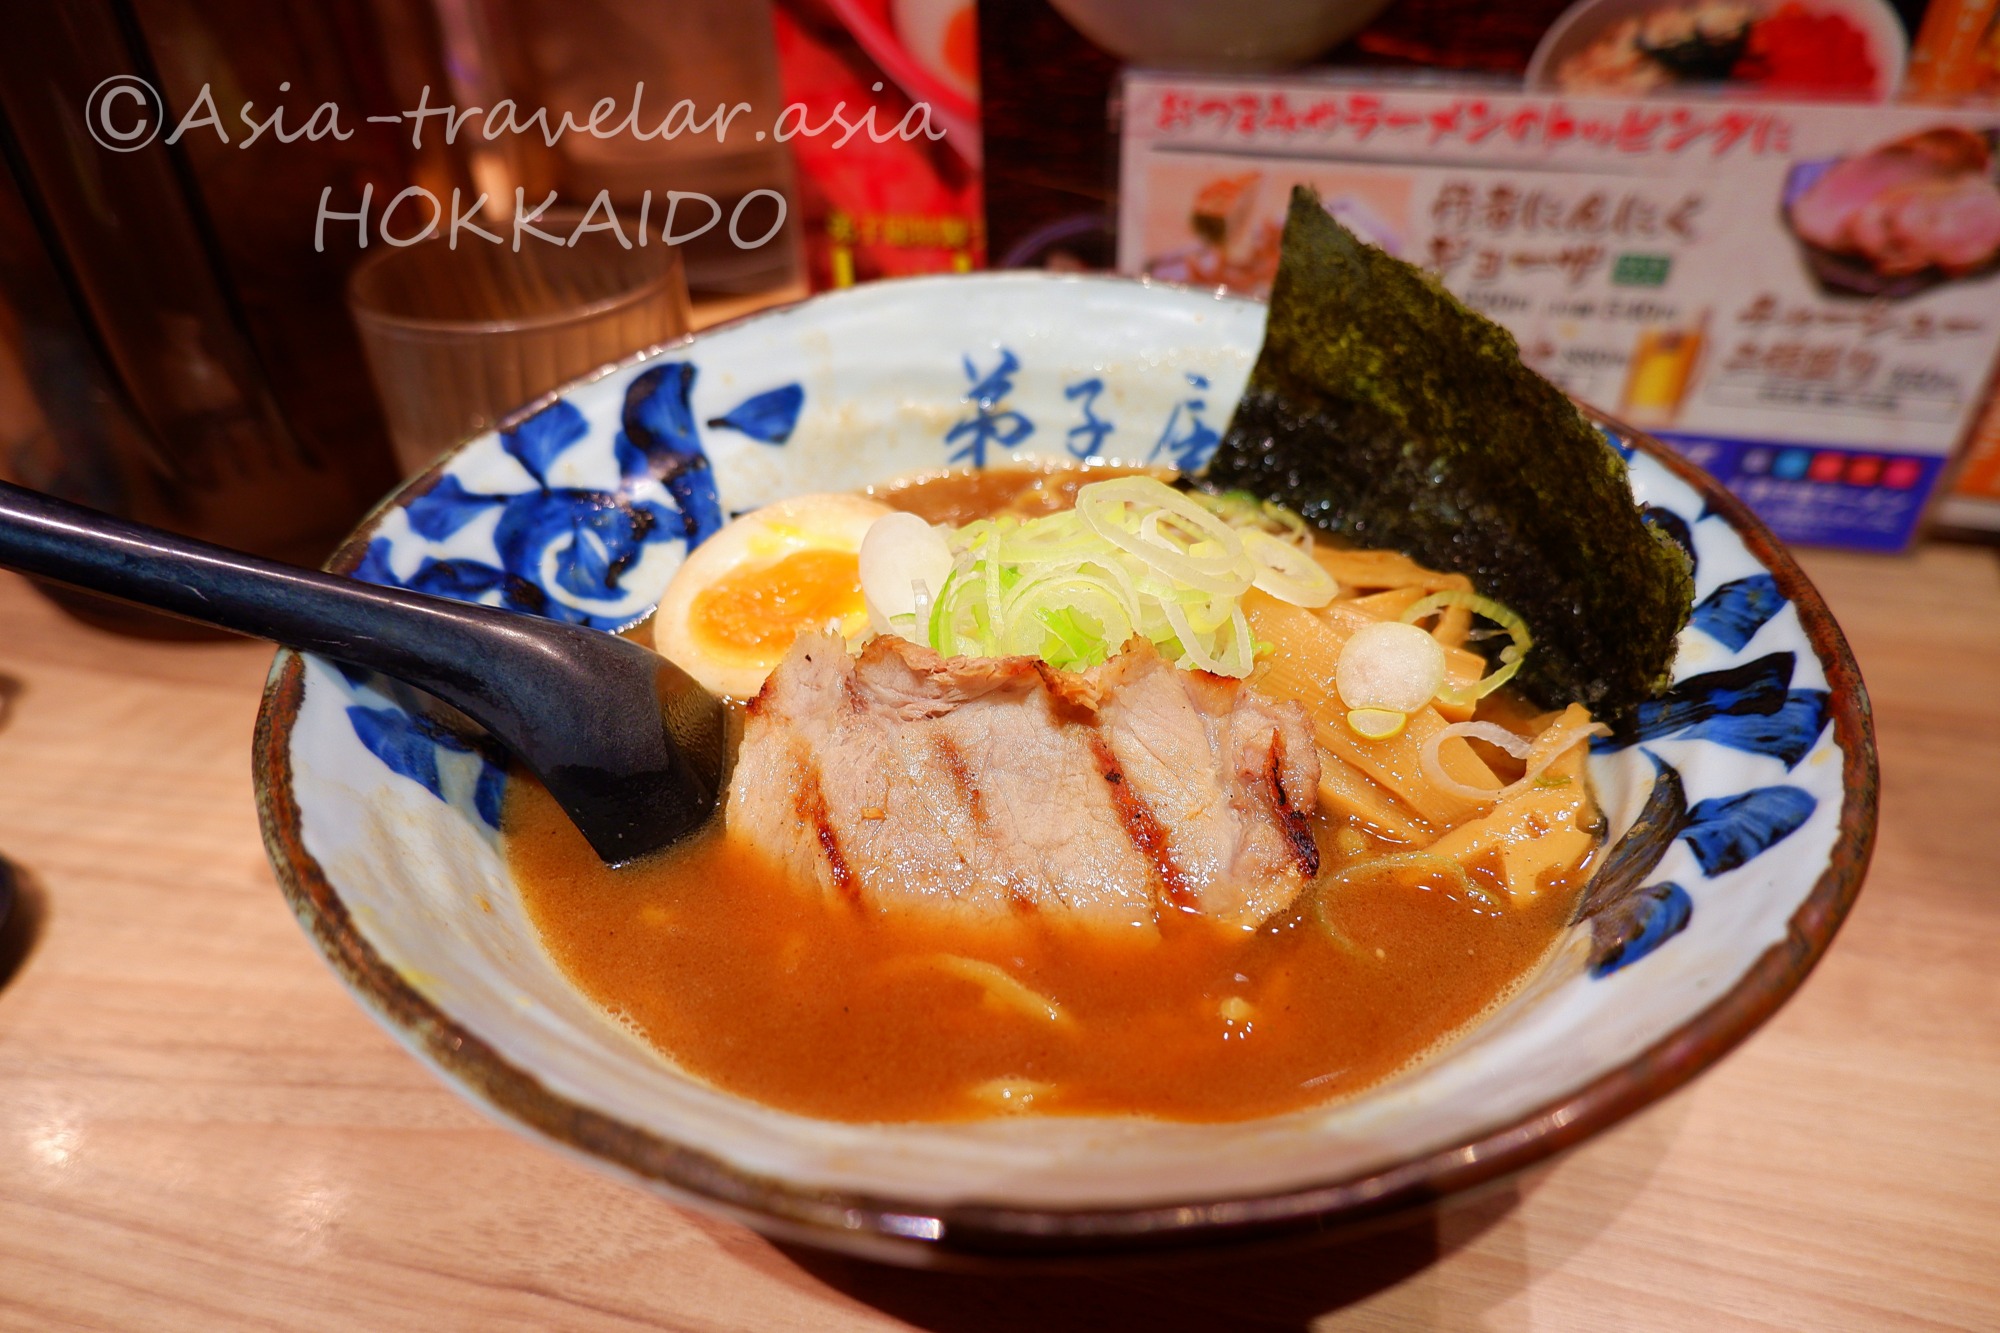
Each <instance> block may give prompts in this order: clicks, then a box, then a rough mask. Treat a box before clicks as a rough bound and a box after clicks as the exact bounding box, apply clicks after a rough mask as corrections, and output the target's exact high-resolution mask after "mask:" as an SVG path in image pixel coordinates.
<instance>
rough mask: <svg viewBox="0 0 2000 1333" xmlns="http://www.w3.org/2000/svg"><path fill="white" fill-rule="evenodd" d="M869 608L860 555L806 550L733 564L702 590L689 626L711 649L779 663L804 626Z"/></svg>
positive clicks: (843, 618) (813, 626)
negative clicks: (863, 589) (734, 566)
mask: <svg viewBox="0 0 2000 1333" xmlns="http://www.w3.org/2000/svg"><path fill="white" fill-rule="evenodd" d="M866 613H867V604H866V603H865V602H864V601H863V600H862V597H861V566H860V560H859V557H857V556H856V555H855V553H854V552H852V551H828V550H804V551H794V552H792V553H791V554H790V555H787V556H784V557H782V558H781V559H779V560H777V561H776V562H774V563H772V564H768V565H753V566H750V567H747V568H738V569H733V570H731V571H730V572H729V573H728V574H727V575H725V576H724V577H722V578H720V579H717V580H716V581H715V582H714V583H711V584H710V585H709V586H708V587H706V588H704V589H702V590H701V592H700V593H698V594H697V595H696V596H695V599H694V604H693V605H692V606H691V607H689V608H688V628H689V629H690V630H691V631H692V632H693V634H694V637H695V638H696V640H698V641H699V642H700V643H701V644H702V646H703V647H705V648H709V649H712V650H715V651H717V652H720V653H725V654H729V655H731V656H734V657H738V658H742V659H748V660H752V661H757V662H776V661H777V660H778V659H779V658H781V657H783V656H784V655H785V652H786V650H787V649H789V648H790V647H791V646H792V640H794V639H796V638H798V636H799V634H800V632H801V631H803V630H808V629H818V628H820V627H821V626H823V625H825V624H826V623H827V622H828V621H841V622H845V621H847V620H849V619H850V618H851V617H856V616H861V615H865V614H866Z"/></svg>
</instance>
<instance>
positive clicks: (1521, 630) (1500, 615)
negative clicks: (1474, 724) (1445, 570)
mask: <svg viewBox="0 0 2000 1333" xmlns="http://www.w3.org/2000/svg"><path fill="white" fill-rule="evenodd" d="M1450 606H1462V607H1464V608H1465V609H1466V610H1468V611H1470V612H1472V613H1473V614H1474V615H1476V616H1482V617H1484V618H1485V619H1487V620H1490V621H1492V622H1493V623H1494V624H1496V625H1498V626H1499V627H1500V628H1501V629H1503V630H1505V631H1507V637H1508V638H1510V639H1512V640H1513V642H1512V643H1510V644H1508V645H1507V646H1506V647H1505V648H1502V649H1501V650H1500V666H1499V669H1498V670H1496V671H1490V672H1488V673H1487V674H1486V675H1484V676H1481V677H1480V678H1479V680H1478V681H1476V682H1474V683H1473V684H1471V685H1468V686H1465V687H1462V688H1461V687H1456V686H1451V685H1447V686H1445V687H1444V688H1442V689H1440V690H1439V691H1438V698H1440V699H1443V700H1444V701H1445V702H1446V703H1448V704H1452V705H1454V706H1456V707H1459V708H1470V707H1471V706H1472V705H1473V704H1475V703H1478V702H1479V701H1480V700H1481V699H1484V698H1485V697H1486V696H1487V695H1489V694H1491V693H1493V691H1495V690H1497V689H1499V688H1500V687H1501V686H1502V685H1505V684H1506V683H1507V682H1508V681H1510V680H1512V679H1514V673H1515V672H1517V671H1519V670H1520V669H1521V663H1522V662H1523V661H1524V660H1525V659H1526V658H1527V656H1528V650H1529V649H1530V648H1532V647H1534V646H1535V639H1534V636H1533V635H1532V634H1530V633H1528V622H1527V621H1525V620H1523V619H1521V617H1519V616H1517V615H1515V614H1514V613H1513V612H1512V611H1510V610H1508V609H1507V608H1506V607H1504V606H1502V605H1501V604H1500V603H1498V602H1496V601H1494V600H1493V599H1492V598H1490V597H1481V596H1480V595H1479V594H1478V593H1476V592H1467V591H1465V590H1464V589H1459V588H1447V589H1446V590H1445V591H1443V592H1434V593H1432V594H1431V595H1430V596H1428V597H1426V598H1423V599H1422V600H1421V601H1417V602H1413V603H1412V604H1411V605H1410V609H1409V610H1407V611H1405V612H1403V615H1402V621H1403V623H1404V624H1406V625H1414V624H1416V623H1417V622H1418V621H1420V620H1422V619H1424V618H1425V617H1427V616H1434V615H1436V614H1437V613H1438V612H1440V611H1442V610H1444V609H1445V608H1446V607H1450Z"/></svg>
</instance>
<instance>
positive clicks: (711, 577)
mask: <svg viewBox="0 0 2000 1333" xmlns="http://www.w3.org/2000/svg"><path fill="white" fill-rule="evenodd" d="M890 512H891V511H890V509H889V508H888V507H887V506H886V505H881V504H877V503H876V502H875V501H873V500H865V499H863V498H862V497H860V496H858V495H838V494H827V495H797V496H793V497H792V498H791V499H789V500H780V501H778V502H776V503H775V504H768V505H765V506H764V507H763V508H761V509H753V510H751V511H750V512H749V513H747V514H744V515H743V516H742V517H740V518H737V519H736V520H734V521H733V522H731V523H729V524H728V525H727V526H725V527H724V528H723V529H722V530H721V531H719V532H717V533H716V534H715V535H714V536H713V537H710V538H709V539H708V540H707V541H705V542H703V543H702V544H701V545H700V546H697V547H695V548H694V550H693V551H692V552H690V553H689V555H688V558H687V560H686V561H685V562H684V563H683V564H682V565H681V567H680V568H679V569H678V570H676V571H675V573H674V577H673V580H672V581H671V582H670V583H668V584H667V591H666V594H665V595H664V596H663V597H661V599H660V609H659V611H658V613H657V614H656V615H655V616H654V617H653V647H654V648H655V649H656V650H658V651H659V652H660V653H661V654H662V655H664V656H665V657H667V658H669V659H671V660H672V661H674V662H675V663H677V664H678V665H679V666H680V667H681V669H682V670H684V671H686V672H687V673H688V674H689V675H691V676H693V677H694V678H695V679H696V680H698V681H700V682H701V683H702V684H703V685H705V686H707V687H708V688H709V689H711V690H713V691H715V692H716V693H717V694H726V695H728V696H730V697H731V698H735V699H749V698H751V697H753V696H754V695H755V694H756V693H757V691H758V690H760V689H762V688H763V686H764V678H765V677H766V676H768V675H770V674H771V669H772V668H773V667H775V666H777V665H778V663H779V662H780V661H782V660H783V659H784V656H785V654H786V653H788V652H790V651H791V647H792V641H793V640H794V639H796V638H798V636H799V635H800V634H801V633H803V632H805V631H808V630H823V629H829V628H831V629H833V630H834V631H835V632H836V633H838V634H840V635H841V636H842V637H844V638H847V639H849V640H853V639H858V638H861V637H863V636H864V635H866V633H867V631H868V607H867V603H866V602H865V601H864V600H863V598H862V595H861V573H860V551H861V541H862V538H864V537H865V536H867V534H868V529H869V527H870V526H871V525H872V524H873V523H874V522H875V520H877V519H879V518H881V517H883V516H884V515H886V514H888V513H890Z"/></svg>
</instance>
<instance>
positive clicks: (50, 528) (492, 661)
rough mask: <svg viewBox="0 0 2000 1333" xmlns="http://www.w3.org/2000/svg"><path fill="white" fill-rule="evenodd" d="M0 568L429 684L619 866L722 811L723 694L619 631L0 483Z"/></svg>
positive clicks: (430, 689)
mask: <svg viewBox="0 0 2000 1333" xmlns="http://www.w3.org/2000/svg"><path fill="white" fill-rule="evenodd" d="M0 565H4V566H7V567H9V568H12V569H17V570H20V571H21V572H23V573H26V574H35V575H38V576H40V577H42V578H47V579H54V580H55V581H57V582H59V583H68V584H72V585H74V586H76V587H79V588H85V589H88V590H90V591H91V592H98V593H105V594H108V595H109V596H112V597H117V598H120V599H122V600H124V601H128V602H137V603H138V604H140V605H141V606H148V607H152V608H154V609H155V610H159V611H166V612H170V613H171V614H173V615H177V616H181V617H183V618H185V619H188V620H195V621H200V622H201V623H203V624H207V625H216V626H219V627H221V628H223V629H228V630H235V631H236V632H237V633H239V634H249V635H253V636H255V637H257V638H260V639H270V640H273V641H274V642H277V643H281V644H284V645H285V646H287V647H290V648H297V649H301V650H303V651H305V652H311V653H318V654H320V655H321V656H324V657H330V658H333V659H334V660H336V661H340V662H345V663H347V664H349V665H350V666H357V667H362V668H365V669H367V670H371V671H379V672H381V673H382V674H383V675H385V676H391V677H393V678H395V679H397V680H400V681H403V682H405V683H406V684H410V685H414V686H416V687H417V688H418V689H421V690H424V691H426V692H428V693H430V694H433V695H435V696H436V697H437V698H439V699H442V700H443V701H444V702H446V703H448V704H450V705H451V706H452V707H454V708H456V709H458V710H459V711H460V712H462V713H464V714H465V715H466V716H467V717H469V718H471V719H472V720H473V721H475V722H477V723H478V724H479V725H480V726H482V727H484V728H486V730H487V731H488V732H490V733H492V735H493V737H494V739H496V740H498V741H499V742H500V744H502V745H504V746H506V747H507V749H508V750H510V751H512V752H513V754H514V756H515V757H516V758H518V759H519V760H520V761H521V762H522V764H524V765H525V766H526V767H527V768H528V770H529V771H530V772H532V773H533V774H534V775H535V776H536V777H537V778H539V779H541V781H542V783H543V785H544V786H546V787H547V788H548V789H549V794H550V795H552V796H554V797H555V798H556V802H557V803H558V804H559V805H561V806H562V808H563V810H564V811H565V812H566V813H567V814H568V815H569V817H570V819H571V820H572V821H574V822H575V824H576V826H577V828H578V829H579V830H580V831H581V832H582V834H583V836H584V837H585V838H587V839H588V840H589V842H590V845H591V846H592V847H593V848H594V849H596V851H597V854H598V855H599V856H600V857H602V858H604V860H605V861H607V862H610V863H612V864H616V863H618V862H620V861H629V860H631V859H632V858H634V857H637V856H644V855H645V854H646V853H648V852H652V851H657V850H659V849H660V848H662V847H665V846H666V845H667V844H669V843H671V842H673V841H675V840H676V839H678V838H680V837H682V836H684V835H685V834H687V833H690V832H692V831H693V830H694V829H695V828H697V827H698V826H699V825H701V824H702V823H703V821H705V820H706V819H707V818H708V817H709V815H710V813H711V812H713V810H714V809H715V798H716V793H717V791H718V789H719V788H720V786H721V782H722V767H723V747H724V740H723V712H722V705H721V703H720V701H718V700H717V699H716V698H715V696H714V695H712V694H710V693H709V692H708V691H707V690H705V689H703V688H702V687H701V686H700V685H699V684H697V683H696V682H695V681H694V680H692V679H691V678H690V677H689V676H688V675H687V673H686V672H684V671H682V670H681V669H680V668H679V667H677V666H675V665H674V664H673V663H671V662H669V661H667V660H666V659H665V658H663V657H661V656H659V655H658V654H656V653H652V652H649V651H647V650H646V649H644V648H642V647H640V646H639V645H638V644H636V643H633V642H631V641H630V640H628V639H622V638H619V637H618V636H617V635H615V634H605V633H601V632H599V631H597V630H589V629H583V628H581V627H579V626H576V625H564V624H559V623H557V622H555V621H552V620H541V619H538V618H536V617H533V616H524V615H517V614H515V613H513V612H511V611H499V610H495V609H493V608H491V607H484V606H472V605H468V604H466V603H464V602H453V601H448V600H446V599H445V598H442V597H431V596H428V595H426V594H423V593H415V592H405V591H402V590H400V589H395V588H378V587H376V586H374V585H372V584H367V583H360V582H357V581H356V580H353V579H346V578H341V577H339V576H338V575H334V574H322V573H318V572H316V571H313V570H307V569H300V568H297V567H296V566H293V565H283V564H279V563H277V562H275V561H271V560H261V559H258V558H257V557H255V556H250V555H244V554H242V553H241V552H238V551H231V550H229V549H227V548H226V547H221V546H214V545H211V544H210V543H208V542H202V541H194V540H192V539H190V538H187V537H181V536H177V535H175V534H173V533H170V532H164V531H161V530H160V529H158V528H151V527H147V526H146V525H144V524H142V523H130V522H127V521H125V520H123V519H118V518H113V517H111V516H110V515H108V514H103V513H99V512H98V511H96V510H93V509H85V508H82V507H81V506H78V505H73V504H69V503H67V502H65V501H62V500H57V499H54V498H52V497H50V496H47V495H42V494H40V493H39V492H36V491H30V490H24V489H22V488H21V487H18V486H10V485H8V484H6V483H5V482H0Z"/></svg>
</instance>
